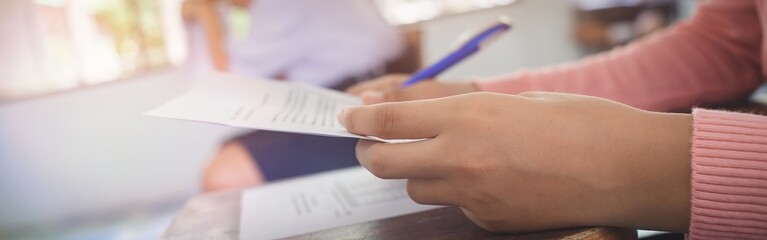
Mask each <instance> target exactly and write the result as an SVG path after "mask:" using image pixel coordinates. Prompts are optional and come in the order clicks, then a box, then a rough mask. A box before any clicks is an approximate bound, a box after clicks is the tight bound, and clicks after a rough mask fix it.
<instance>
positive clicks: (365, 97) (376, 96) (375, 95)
mask: <svg viewBox="0 0 767 240" xmlns="http://www.w3.org/2000/svg"><path fill="white" fill-rule="evenodd" d="M360 98H362V101H363V102H365V104H374V103H381V102H383V101H384V94H383V93H382V92H380V91H376V90H365V91H364V92H362V93H361V94H360Z"/></svg>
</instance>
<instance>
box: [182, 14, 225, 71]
mask: <svg viewBox="0 0 767 240" xmlns="http://www.w3.org/2000/svg"><path fill="white" fill-rule="evenodd" d="M182 16H183V17H184V20H185V21H187V22H193V23H197V24H200V26H201V27H202V29H203V31H204V32H205V40H206V43H207V49H208V54H209V56H210V59H211V63H213V66H214V68H215V69H216V70H219V71H226V70H228V68H229V62H228V59H229V58H228V54H227V52H226V48H225V33H224V31H223V23H222V22H221V16H219V14H218V11H217V9H216V2H215V1H211V0H190V1H186V2H184V5H183V7H182Z"/></svg>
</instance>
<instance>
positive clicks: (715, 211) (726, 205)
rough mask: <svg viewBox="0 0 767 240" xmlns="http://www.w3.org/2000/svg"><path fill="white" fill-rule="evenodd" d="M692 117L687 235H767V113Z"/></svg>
mask: <svg viewBox="0 0 767 240" xmlns="http://www.w3.org/2000/svg"><path fill="white" fill-rule="evenodd" d="M693 115H694V126H693V127H694V132H693V143H692V145H693V147H692V209H691V219H690V229H689V235H688V237H689V239H767V117H764V116H758V115H751V114H743V113H734V112H724V111H712V110H704V109H695V110H694V111H693Z"/></svg>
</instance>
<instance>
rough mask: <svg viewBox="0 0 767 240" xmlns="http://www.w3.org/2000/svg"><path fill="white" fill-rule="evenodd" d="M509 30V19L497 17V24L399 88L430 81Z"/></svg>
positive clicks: (412, 77)
mask: <svg viewBox="0 0 767 240" xmlns="http://www.w3.org/2000/svg"><path fill="white" fill-rule="evenodd" d="M510 29H511V21H510V20H509V18H508V17H506V16H501V17H499V18H498V23H496V24H493V25H492V26H490V27H489V28H487V29H485V30H484V31H482V32H480V33H479V34H477V35H476V36H474V37H473V38H471V39H470V40H469V41H467V42H466V43H465V44H463V46H461V48H458V49H457V50H455V51H454V52H452V53H450V55H447V56H446V57H444V58H442V60H440V61H439V62H437V63H435V64H434V65H431V66H429V67H428V68H425V69H423V70H421V71H418V72H417V73H415V74H413V76H411V77H410V79H408V80H407V81H405V82H403V83H402V85H401V86H400V87H401V88H406V87H409V86H411V85H413V84H416V83H419V82H421V81H423V80H426V79H430V78H433V77H435V76H437V75H439V74H440V73H442V72H444V71H445V70H447V69H448V68H450V67H452V66H453V65H455V64H456V63H458V62H460V61H463V60H464V59H466V58H468V57H469V56H471V55H472V54H474V53H476V52H477V51H479V49H480V48H481V47H482V46H483V45H486V44H487V43H489V42H490V40H493V39H495V38H496V37H498V36H500V35H501V34H502V33H505V32H507V31H508V30H510Z"/></svg>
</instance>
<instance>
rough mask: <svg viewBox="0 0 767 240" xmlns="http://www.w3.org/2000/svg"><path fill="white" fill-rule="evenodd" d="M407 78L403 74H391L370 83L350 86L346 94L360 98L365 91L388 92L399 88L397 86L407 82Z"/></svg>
mask: <svg viewBox="0 0 767 240" xmlns="http://www.w3.org/2000/svg"><path fill="white" fill-rule="evenodd" d="M407 78H408V76H407V75H404V74H392V75H386V76H383V77H380V78H377V79H375V80H372V81H368V82H363V83H360V84H357V85H354V86H351V87H350V88H349V89H347V90H346V92H347V93H349V94H352V95H357V96H360V94H362V92H364V91H365V90H375V91H378V92H390V91H393V90H396V89H397V88H399V85H400V84H402V82H404V81H405V80H407Z"/></svg>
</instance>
